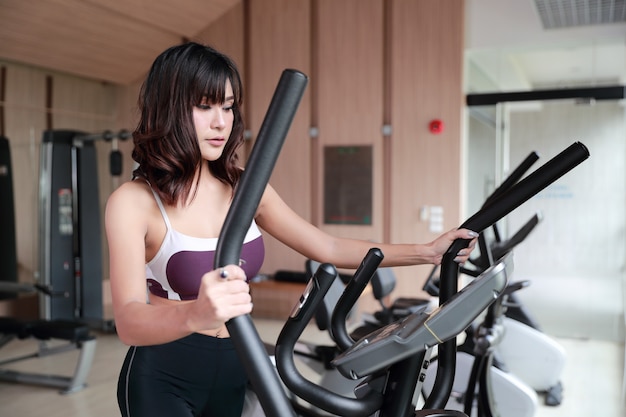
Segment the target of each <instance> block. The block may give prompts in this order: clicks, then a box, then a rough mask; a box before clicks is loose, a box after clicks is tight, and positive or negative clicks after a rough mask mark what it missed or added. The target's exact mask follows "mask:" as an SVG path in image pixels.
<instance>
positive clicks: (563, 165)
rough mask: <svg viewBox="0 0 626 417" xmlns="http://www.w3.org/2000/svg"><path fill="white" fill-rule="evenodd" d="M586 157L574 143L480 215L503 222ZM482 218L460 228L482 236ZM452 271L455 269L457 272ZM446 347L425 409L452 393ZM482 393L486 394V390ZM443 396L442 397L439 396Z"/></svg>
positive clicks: (447, 277) (444, 285) (444, 282)
mask: <svg viewBox="0 0 626 417" xmlns="http://www.w3.org/2000/svg"><path fill="white" fill-rule="evenodd" d="M588 157H589V151H588V150H587V148H586V147H585V146H584V145H583V144H582V143H580V142H576V143H574V144H572V145H571V146H569V147H568V148H566V149H565V150H564V151H562V152H561V153H560V154H559V155H557V156H555V157H554V158H552V159H551V160H550V161H548V162H547V163H546V164H544V165H543V166H541V167H540V168H539V169H537V170H536V171H534V172H533V173H531V174H530V175H528V176H527V177H526V178H524V179H523V180H521V181H519V182H517V183H514V181H513V182H512V183H514V185H511V186H510V187H508V190H507V189H505V188H502V186H501V187H500V189H502V190H504V191H498V190H496V196H495V197H494V198H493V199H491V200H490V201H489V202H488V204H485V205H484V207H483V209H482V210H481V211H480V212H479V213H489V214H491V213H497V217H498V220H499V219H501V218H503V217H504V216H505V215H506V214H508V212H510V210H509V211H508V212H507V207H509V206H510V205H515V204H517V205H520V204H522V203H523V202H525V201H526V200H528V199H529V198H530V197H532V196H533V195H534V194H536V193H538V192H539V191H541V190H542V189H543V188H545V187H546V186H548V185H549V184H550V183H552V182H554V181H555V180H557V179H558V178H560V177H561V176H563V175H564V174H565V173H567V172H569V171H570V170H571V169H573V168H574V167H575V166H577V165H578V164H580V163H582V162H583V161H584V160H586V159H587V158H588ZM500 189H499V190H500ZM492 197H493V196H492ZM484 216H486V214H481V216H479V217H477V216H476V215H475V216H473V217H471V218H470V219H469V220H468V221H466V222H465V223H464V224H463V225H462V226H461V227H465V228H468V229H470V230H477V231H478V230H479V231H481V232H482V231H483V230H484V229H485V228H484V227H480V226H479V225H480V224H481V221H482V220H483V219H482V217H484ZM495 223H496V222H495V221H494V222H492V224H495ZM460 248H461V246H460V245H457V246H456V247H455V244H453V245H452V246H451V250H449V251H448V252H447V253H446V255H445V256H444V261H443V262H442V268H441V277H440V291H439V295H440V302H441V300H444V302H445V300H447V299H448V298H449V297H450V296H451V295H453V294H454V292H455V290H456V286H457V281H456V275H458V269H459V267H458V266H456V267H455V268H449V267H450V266H453V260H452V259H453V258H452V259H449V258H451V257H452V256H453V254H455V253H457V252H458V250H459V249H460ZM481 249H482V248H481ZM454 269H456V272H455V271H454ZM448 343H449V342H447V343H445V344H442V345H440V346H439V350H438V361H437V362H438V363H439V366H438V372H437V375H436V377H435V382H434V384H433V388H432V391H431V395H429V396H428V398H427V400H426V405H427V406H429V405H432V404H436V405H442V406H443V405H446V404H447V403H448V399H449V397H450V394H451V392H452V389H453V384H454V375H455V370H456V352H455V350H456V349H455V346H452V345H450V346H447V344H448ZM442 362H443V363H444V364H445V366H446V367H447V368H446V369H445V371H442V372H439V371H440V370H441V369H443V368H442V367H441V363H442ZM487 370H488V371H493V367H491V366H489V367H487ZM494 373H496V372H485V374H487V376H486V377H485V379H486V381H485V382H486V384H484V385H487V386H488V385H489V380H490V375H493V374H494ZM440 375H442V376H441V377H440ZM484 391H485V392H488V388H487V389H486V390H484ZM442 392H443V393H444V394H445V395H443V394H441V393H442ZM433 394H434V396H433ZM487 397H489V398H486V399H484V400H485V401H493V397H492V396H489V395H487ZM469 398H470V399H473V396H469ZM481 400H482V399H481ZM489 405H490V406H489V407H485V408H483V410H481V411H484V410H491V409H494V408H493V404H489Z"/></svg>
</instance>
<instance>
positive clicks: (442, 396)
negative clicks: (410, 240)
mask: <svg viewBox="0 0 626 417" xmlns="http://www.w3.org/2000/svg"><path fill="white" fill-rule="evenodd" d="M306 83H307V77H306V76H305V75H304V74H302V73H299V72H297V71H294V70H287V71H285V72H283V76H282V77H281V80H280V82H279V85H278V87H277V90H276V92H275V95H274V98H273V99H272V101H271V103H270V108H269V110H268V116H267V117H266V119H265V121H264V123H263V125H262V127H261V131H260V134H259V137H258V139H257V141H256V143H255V146H254V148H253V150H252V153H251V155H250V159H249V162H248V166H247V169H246V171H245V173H244V175H243V176H242V179H241V183H240V184H239V186H238V188H237V190H236V192H235V195H234V197H233V203H232V206H231V209H230V210H229V212H228V214H227V216H226V220H225V223H224V227H223V228H222V231H221V233H220V239H219V241H218V246H217V248H216V253H215V262H214V264H215V266H216V267H221V266H225V265H227V264H229V263H236V262H238V259H239V257H240V253H241V247H242V244H243V239H244V237H245V234H246V231H247V226H248V225H249V224H250V222H251V221H252V219H253V217H254V213H255V212H256V209H257V206H258V203H259V201H260V198H261V195H262V193H263V190H264V189H265V186H266V184H267V181H268V180H269V177H270V174H271V170H272V167H273V165H274V163H275V160H276V158H277V156H278V153H279V150H280V146H281V145H282V141H283V140H284V137H285V136H286V132H287V130H288V127H289V125H290V123H291V120H292V119H293V115H294V112H295V109H296V108H297V105H298V102H299V100H300V98H301V96H302V93H303V90H304V87H305V86H306ZM268 125H271V126H272V128H273V131H272V132H271V133H272V134H271V135H270V134H268V135H267V136H266V135H265V133H266V127H267V126H268ZM271 136H274V138H275V140H274V141H271V140H269V139H267V137H271ZM588 156H589V152H588V150H587V148H586V147H585V146H584V145H582V144H580V143H576V144H574V145H572V146H571V147H569V148H568V149H566V151H564V152H563V153H562V154H561V155H559V157H558V158H555V159H554V160H553V161H551V162H549V163H548V164H546V165H544V167H542V168H541V169H539V170H537V171H536V172H535V173H533V174H532V175H531V176H529V177H528V178H526V180H524V181H522V182H520V183H519V184H517V185H516V187H515V192H513V189H512V190H511V192H509V193H507V194H506V195H504V196H503V197H502V198H501V199H499V200H498V204H495V205H491V206H489V207H488V208H487V209H486V210H484V211H482V212H479V213H477V214H476V215H475V216H473V217H472V218H470V219H469V220H468V221H467V222H465V223H464V224H463V225H462V227H467V228H469V229H471V230H475V231H482V230H484V229H485V228H486V227H489V225H490V224H493V223H495V222H496V221H498V220H499V219H501V218H502V217H504V216H505V215H507V214H508V213H509V212H511V211H512V210H514V209H515V208H516V207H517V206H519V205H521V204H522V203H523V202H525V201H526V200H528V199H529V198H530V197H532V196H533V195H534V194H536V193H538V192H539V191H541V190H542V189H543V188H545V187H546V186H547V185H549V184H550V183H551V182H553V181H554V180H556V179H557V178H559V177H560V176H562V175H564V174H565V173H566V172H568V171H569V170H571V169H573V168H574V167H575V166H576V165H578V164H579V163H581V162H582V161H584V160H585V159H587V158H588ZM268 160H269V162H268ZM467 245H468V242H467V241H464V240H457V241H455V242H454V243H453V244H452V245H451V247H450V248H449V249H448V251H447V252H446V254H445V255H444V257H443V262H442V274H441V288H440V290H441V295H440V303H441V304H440V308H439V309H437V310H436V312H434V313H433V314H435V315H434V316H433V315H429V317H428V318H424V317H421V318H419V319H418V318H416V316H415V315H411V316H409V317H408V318H407V319H406V320H407V321H406V322H404V324H405V325H403V326H398V325H397V323H392V324H390V325H389V326H391V327H389V326H386V327H384V328H382V329H381V330H380V333H378V335H377V336H376V340H378V341H379V342H377V343H370V342H371V341H372V340H374V339H371V340H370V339H367V338H366V339H362V341H364V340H365V341H364V342H363V343H358V344H356V345H355V347H354V348H351V349H350V350H349V351H346V352H344V354H343V356H342V357H341V358H342V359H339V358H337V359H336V360H335V365H336V366H337V367H338V368H340V369H342V373H344V375H348V376H350V377H354V376H357V377H358V376H359V375H365V374H367V372H369V371H371V372H373V373H375V374H376V375H377V376H380V375H383V374H386V375H387V376H388V377H387V378H377V380H378V381H380V382H384V381H395V383H393V384H386V385H385V386H384V391H382V392H381V391H379V390H376V389H373V390H368V391H367V392H365V393H363V396H360V395H359V392H358V391H357V396H358V399H357V400H353V401H348V402H346V401H345V399H344V398H343V397H338V396H336V394H333V393H332V392H327V391H325V390H324V389H323V388H322V387H318V386H315V385H314V384H306V383H302V384H297V385H299V386H301V387H302V388H304V390H305V391H306V396H307V397H309V398H312V399H313V402H314V403H315V405H316V406H320V408H324V409H326V406H328V408H331V407H333V410H336V409H337V408H334V407H336V406H337V404H340V405H339V407H338V408H339V409H340V413H341V414H340V415H342V416H345V417H348V416H366V415H372V414H373V413H377V415H378V416H380V417H392V416H393V417H396V416H397V417H406V416H408V415H415V416H420V417H421V416H441V417H444V416H445V417H454V416H457V417H458V416H463V414H462V413H459V412H455V411H441V410H439V411H433V410H436V409H438V408H441V407H440V405H441V406H443V405H445V403H446V401H447V399H448V397H449V395H450V391H451V387H452V381H453V380H454V364H455V352H456V341H455V340H454V336H456V334H458V332H459V331H460V330H462V329H459V326H458V324H459V323H460V324H461V328H462V327H463V325H464V324H465V321H464V320H463V319H460V318H461V317H465V319H469V320H470V322H471V321H472V320H474V318H475V317H474V316H472V315H471V314H466V313H467V312H466V311H463V310H464V308H465V307H462V308H460V310H459V309H457V308H451V307H449V306H459V305H461V306H467V305H474V304H479V303H478V302H477V303H473V302H471V303H470V302H467V303H463V298H464V297H463V296H462V295H461V294H463V293H464V292H463V290H461V292H459V291H458V289H457V288H456V279H457V278H458V272H459V270H458V265H457V264H456V263H455V262H454V257H455V256H456V254H457V253H458V251H459V250H461V249H462V248H464V247H466V246H467ZM499 265H501V264H499ZM327 272H330V271H327ZM328 275H330V276H331V277H332V278H334V277H335V274H334V273H329V274H328ZM496 275H498V276H500V275H499V274H496ZM476 282H480V283H482V282H487V283H491V285H492V287H491V288H490V289H489V291H488V295H489V300H488V303H484V300H483V306H486V305H488V304H489V303H491V302H493V301H494V300H493V299H494V296H496V295H497V288H498V284H496V285H495V286H494V285H493V283H494V282H495V281H494V280H488V281H483V280H478V281H476ZM497 282H499V283H500V284H502V280H497ZM468 287H469V286H468ZM312 288H314V285H312V286H307V289H312ZM466 288H467V287H466ZM470 288H484V287H481V286H478V287H476V286H472V287H470ZM477 293H480V294H481V296H482V297H484V296H485V294H483V293H482V292H481V291H477V292H475V291H470V292H469V293H467V292H465V294H477ZM310 294H311V292H310V291H305V293H304V294H303V295H302V298H301V300H300V302H299V306H302V305H303V304H304V303H305V302H306V300H307V299H308V297H309V296H310ZM455 295H456V296H455ZM482 297H478V298H481V299H482ZM472 301H474V299H473V297H472ZM448 302H449V303H448ZM446 303H448V304H446ZM483 308H484V307H483ZM299 311H301V309H299V308H298V306H297V307H296V308H295V309H294V314H292V317H298V316H299ZM460 311H461V312H462V313H463V314H462V315H460V316H461V317H458V316H459V314H458V313H459V312H460ZM452 312H454V314H453V313H452ZM457 318H459V319H460V320H456V319H457ZM450 319H452V320H450ZM455 323H456V325H455ZM226 325H227V327H228V330H229V333H230V335H231V337H232V340H233V343H234V345H235V348H236V350H237V352H238V354H239V357H240V359H241V361H242V364H243V366H244V367H245V368H246V370H247V372H248V376H249V378H250V381H251V383H252V386H253V387H254V389H255V392H256V393H257V395H258V398H259V400H260V402H261V405H262V407H263V409H264V411H265V413H266V414H267V415H270V416H281V417H288V416H293V417H295V416H296V413H295V411H294V409H293V406H292V405H291V403H290V401H289V399H288V398H287V395H286V394H285V391H284V387H283V385H282V384H281V382H280V380H279V378H278V377H277V375H276V372H275V370H274V368H273V366H272V364H271V362H270V360H269V358H268V356H267V353H266V350H265V346H264V344H263V342H262V341H261V339H260V337H259V336H258V333H257V332H256V329H255V328H254V325H253V324H252V321H251V319H250V317H249V316H248V315H244V316H239V317H236V318H234V319H232V320H230V321H229V322H228V323H226ZM467 325H469V323H467ZM387 336H390V337H387ZM398 338H404V340H410V341H411V342H414V343H413V344H411V343H402V340H400V339H398ZM389 342H391V343H389ZM396 342H400V343H396ZM437 343H440V344H439V345H438V350H439V357H440V358H441V359H440V361H439V367H438V368H439V371H441V372H438V374H437V378H436V384H435V389H433V393H432V394H431V396H430V397H429V398H428V399H427V401H426V405H425V409H424V410H420V411H417V412H415V411H414V410H411V406H410V405H408V404H411V401H410V399H411V398H412V397H413V396H414V395H415V387H416V385H415V384H413V382H412V379H411V378H410V377H411V376H417V378H419V375H420V369H421V367H419V362H420V358H419V356H420V354H419V352H422V353H423V352H424V350H425V348H426V347H428V346H429V344H432V346H434V345H436V344H437ZM416 344H419V346H415V345H416ZM372 346H373V347H374V348H375V349H374V350H372V348H371V347H372ZM388 346H392V347H393V348H392V350H389V348H388ZM450 348H451V349H450ZM277 350H280V348H279V347H278V346H277ZM372 352H374V353H372ZM390 352H391V354H389V353H390ZM290 353H291V352H290ZM381 353H382V354H384V355H383V356H384V357H386V359H385V360H384V361H381V362H380V363H379V364H378V365H375V368H371V363H372V358H374V357H379V356H380V355H381ZM370 355H372V356H370ZM353 359H354V360H353ZM359 359H364V360H359ZM422 359H423V358H422ZM368 363H369V364H370V365H367V364H368ZM361 365H365V367H364V368H361ZM414 365H418V367H419V368H418V369H417V370H416V368H415V366H414ZM368 366H369V368H368ZM287 374H291V372H289V371H288V372H287ZM281 376H282V377H284V375H282V374H281ZM392 376H393V377H392ZM406 376H409V378H406ZM289 388H290V390H291V391H293V392H295V390H294V389H293V388H294V387H291V386H290V387H289ZM370 388H375V387H372V386H371V385H370ZM370 393H371V394H370ZM382 393H384V395H383V394H382ZM298 395H299V396H304V395H303V393H298ZM407 399H408V401H407ZM344 407H346V409H347V410H352V411H350V412H349V413H347V412H345V411H344ZM370 407H371V408H370Z"/></svg>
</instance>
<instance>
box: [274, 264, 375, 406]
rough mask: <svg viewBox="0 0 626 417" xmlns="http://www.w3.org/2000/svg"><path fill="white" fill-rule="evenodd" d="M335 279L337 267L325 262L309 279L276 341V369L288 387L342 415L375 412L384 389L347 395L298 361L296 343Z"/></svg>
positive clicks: (314, 402)
mask: <svg viewBox="0 0 626 417" xmlns="http://www.w3.org/2000/svg"><path fill="white" fill-rule="evenodd" d="M335 279H337V270H336V269H335V267H334V266H333V265H331V264H327V263H325V264H321V265H320V266H319V267H318V269H317V271H316V272H315V274H314V275H313V276H312V277H311V279H310V280H309V283H308V285H307V288H306V290H305V291H304V294H303V296H302V297H301V299H300V303H299V304H298V305H297V306H296V308H295V309H294V311H293V312H292V313H291V315H290V317H289V318H288V319H287V322H286V323H285V325H284V326H283V329H282V331H281V332H280V335H279V336H278V340H277V341H276V348H275V358H276V369H277V370H278V373H279V374H280V376H281V378H282V380H283V382H284V383H285V385H286V386H287V388H289V389H290V390H291V391H292V392H293V393H295V394H296V395H297V396H298V397H300V398H302V399H304V400H305V401H307V402H309V403H311V404H314V405H315V407H317V408H320V409H322V410H325V411H328V412H330V413H333V414H336V415H340V416H366V415H372V414H373V413H374V412H375V411H376V410H378V409H379V408H380V407H381V405H382V402H383V397H382V394H381V393H380V392H378V391H375V390H373V389H367V391H366V392H363V393H362V395H359V397H358V398H348V397H344V396H342V395H339V394H337V393H335V392H332V391H330V390H328V389H326V388H324V387H322V386H319V385H317V384H314V383H313V382H311V381H309V380H307V379H306V378H304V377H303V376H302V375H301V374H300V372H299V371H298V369H297V367H296V365H295V362H294V357H293V356H294V355H293V351H294V347H295V344H296V342H297V341H298V338H299V337H300V336H301V335H302V332H303V331H304V329H305V327H306V326H307V324H308V323H309V321H310V320H311V318H312V317H313V314H314V313H315V309H316V308H317V306H319V305H320V304H321V303H322V301H323V299H324V296H325V295H326V293H327V292H328V289H329V288H330V286H331V285H332V283H333V281H334V280H335ZM272 415H273V414H272Z"/></svg>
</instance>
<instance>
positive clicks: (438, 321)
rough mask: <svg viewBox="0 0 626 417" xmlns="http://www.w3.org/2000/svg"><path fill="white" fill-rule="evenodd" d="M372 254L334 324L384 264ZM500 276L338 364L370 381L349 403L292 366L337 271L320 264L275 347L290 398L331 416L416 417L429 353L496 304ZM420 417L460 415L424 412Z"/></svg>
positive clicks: (377, 335)
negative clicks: (419, 387)
mask: <svg viewBox="0 0 626 417" xmlns="http://www.w3.org/2000/svg"><path fill="white" fill-rule="evenodd" d="M373 251H377V249H373ZM378 252H379V253H380V251H378ZM371 254H372V251H370V253H368V256H366V258H365V259H364V261H363V263H362V264H361V267H360V269H363V271H365V272H359V271H357V273H356V274H355V276H354V278H353V281H351V282H350V283H349V284H348V286H347V287H346V290H345V291H344V293H343V295H342V297H341V300H340V301H339V303H338V304H337V307H336V308H335V313H333V322H334V321H335V315H336V314H337V311H338V310H337V309H340V310H341V313H339V315H341V316H343V318H345V314H346V312H348V311H349V310H350V309H351V308H352V307H353V305H354V300H356V299H357V298H358V297H359V295H360V294H361V292H362V290H363V288H364V287H365V285H367V283H368V281H369V278H370V277H371V275H372V274H373V272H374V271H375V269H376V266H377V265H378V263H380V260H381V259H382V258H381V257H380V256H378V255H377V254H374V256H371ZM368 264H369V265H368ZM366 271H369V272H366ZM492 272H493V273H492ZM501 272H503V268H494V270H493V271H490V273H489V274H485V279H484V280H477V281H476V282H475V285H473V286H471V287H466V289H465V291H462V292H461V293H459V294H458V296H457V297H456V298H457V301H456V302H455V301H451V302H450V303H449V304H448V305H447V306H446V307H445V308H443V307H442V308H440V309H439V310H437V311H436V312H434V313H433V314H425V313H415V314H412V315H410V316H407V317H406V318H405V319H404V320H401V321H398V322H395V323H393V324H391V325H389V326H387V327H384V328H381V329H379V330H378V331H376V332H374V333H372V334H370V335H369V336H367V337H366V338H364V339H361V341H360V342H359V343H357V344H356V345H354V347H352V348H351V349H350V350H348V351H346V352H344V353H343V354H341V355H339V356H338V357H337V358H335V360H334V361H333V364H334V365H335V366H336V367H337V369H338V370H339V371H340V372H341V373H342V374H343V375H344V376H346V377H347V378H350V379H360V378H366V379H365V380H364V381H363V383H361V384H360V385H359V386H358V387H357V389H356V390H355V394H354V395H353V396H352V397H349V398H348V397H344V396H341V395H338V394H336V393H335V392H333V391H330V390H328V389H326V388H325V387H322V386H318V385H316V384H313V383H311V382H309V381H307V380H306V379H305V378H303V377H302V376H301V375H300V374H299V372H298V370H297V369H296V367H295V365H294V361H293V348H294V344H295V342H296V341H297V339H298V338H299V337H300V335H301V333H302V331H303V330H304V328H305V327H306V325H307V324H308V322H309V320H310V319H311V317H312V315H313V314H314V310H315V309H316V307H317V306H318V305H319V303H321V302H322V299H323V298H324V295H325V292H326V291H327V290H328V288H329V287H330V285H331V284H332V281H333V280H334V279H335V274H336V270H335V269H334V267H333V266H332V265H330V264H322V265H321V266H320V268H318V271H317V273H316V275H314V277H313V278H312V279H311V280H310V281H309V284H308V286H307V289H306V290H305V292H304V294H303V296H302V297H301V299H300V302H299V303H298V304H297V305H296V307H295V308H294V311H293V313H292V314H291V316H290V317H289V319H288V321H287V323H286V324H285V326H284V328H283V331H282V332H281V334H280V336H279V338H278V341H277V344H276V367H277V369H278V372H279V374H280V376H281V377H282V379H283V381H284V382H285V385H286V386H287V387H288V388H289V389H290V390H291V391H292V392H294V393H296V394H297V395H298V396H299V397H300V398H303V399H305V400H306V401H307V402H309V403H311V404H314V405H315V407H319V408H322V409H323V410H326V411H328V412H330V413H332V414H333V415H339V416H369V415H373V414H374V413H378V414H376V415H380V416H405V415H408V414H413V413H414V412H415V406H416V404H415V403H414V402H413V398H414V392H415V389H416V385H417V384H418V382H419V376H420V374H421V372H422V363H423V362H424V357H425V351H426V350H427V349H428V348H429V347H432V346H434V345H436V344H437V343H438V339H437V338H438V337H439V338H443V339H446V338H448V337H453V336H456V334H457V333H458V332H459V331H462V330H463V327H465V326H467V325H469V323H470V322H471V320H473V318H472V316H473V317H476V316H477V315H478V314H480V312H481V311H482V310H483V309H484V308H485V307H486V306H487V305H488V304H489V303H491V302H493V300H494V291H495V292H497V291H499V290H501V289H502V288H503V287H504V285H505V284H506V275H505V274H503V273H501ZM343 328H344V330H343V331H341V332H340V333H342V334H347V331H346V330H345V320H344V322H343ZM333 329H335V327H334V326H333ZM336 336H337V335H336ZM339 339H341V337H340V338H339ZM339 344H340V345H341V344H342V343H341V342H339ZM433 413H439V414H433ZM418 415H445V416H449V415H461V414H459V413H453V412H450V413H449V412H447V411H446V412H444V411H441V410H439V411H428V410H423V411H422V412H420V413H419V414H418Z"/></svg>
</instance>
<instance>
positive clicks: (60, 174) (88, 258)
mask: <svg viewBox="0 0 626 417" xmlns="http://www.w3.org/2000/svg"><path fill="white" fill-rule="evenodd" d="M128 137H129V135H128V132H127V131H124V130H122V131H120V132H119V133H118V134H117V139H122V140H126V139H127V138H128ZM100 140H105V141H107V142H109V141H114V144H115V147H116V143H117V142H116V135H115V134H113V133H112V132H110V131H105V132H103V133H97V134H86V133H84V132H80V131H75V130H47V131H44V132H43V138H42V144H41V152H40V167H41V168H40V176H39V258H40V259H39V269H40V277H39V281H40V283H41V284H43V285H46V286H50V287H51V288H53V289H54V290H55V291H62V292H65V293H67V294H68V295H69V296H68V297H64V298H60V297H40V298H39V300H40V316H41V317H42V318H44V319H48V320H50V319H65V320H78V321H81V322H85V323H88V324H89V325H91V326H93V327H95V328H101V329H103V330H111V329H112V328H113V326H114V324H113V322H112V321H110V320H105V319H104V315H103V305H102V238H101V221H100V196H99V190H98V189H99V187H98V164H97V155H96V147H95V142H96V141H100ZM113 155H117V156H116V157H115V158H113ZM111 156H112V158H111V162H112V164H111V165H112V166H111V168H114V166H113V165H116V166H115V168H116V170H117V168H118V167H117V165H118V164H120V163H121V161H120V159H119V154H118V153H117V150H116V149H114V150H113V151H112V153H111ZM113 160H115V163H114V161H113ZM112 171H113V169H112Z"/></svg>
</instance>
